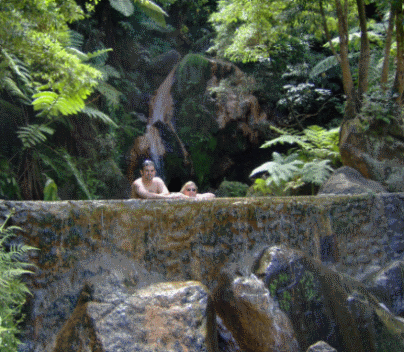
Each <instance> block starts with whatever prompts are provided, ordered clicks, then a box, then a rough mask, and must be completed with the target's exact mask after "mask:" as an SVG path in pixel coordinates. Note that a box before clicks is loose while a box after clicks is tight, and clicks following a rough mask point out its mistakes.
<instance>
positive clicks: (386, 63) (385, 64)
mask: <svg viewBox="0 0 404 352" xmlns="http://www.w3.org/2000/svg"><path fill="white" fill-rule="evenodd" d="M395 16H396V12H395V8H394V6H393V5H391V9H390V16H389V26H388V28H387V33H386V44H385V47H384V59H383V69H382V78H381V80H380V84H381V86H382V89H383V91H384V92H385V91H386V90H387V79H388V74H389V61H390V49H391V40H392V37H393V29H394V18H395Z"/></svg>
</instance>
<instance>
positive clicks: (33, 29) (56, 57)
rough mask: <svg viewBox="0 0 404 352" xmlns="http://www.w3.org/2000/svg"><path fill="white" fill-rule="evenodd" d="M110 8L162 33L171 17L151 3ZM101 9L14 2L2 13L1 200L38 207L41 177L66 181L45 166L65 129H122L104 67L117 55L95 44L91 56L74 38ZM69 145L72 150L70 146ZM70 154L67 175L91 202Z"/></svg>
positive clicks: (93, 2)
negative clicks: (143, 17) (134, 12)
mask: <svg viewBox="0 0 404 352" xmlns="http://www.w3.org/2000/svg"><path fill="white" fill-rule="evenodd" d="M110 3H111V6H112V5H114V6H115V7H118V8H119V10H120V11H123V13H124V14H125V9H126V7H127V6H131V7H132V8H133V7H134V6H137V8H140V9H141V10H142V11H144V12H147V14H149V15H150V16H151V18H152V19H153V20H155V21H157V22H158V23H159V24H160V25H162V26H163V25H165V23H164V17H165V16H166V13H165V12H164V11H163V10H162V9H161V8H160V7H159V6H158V5H156V4H155V3H153V2H151V1H147V0H135V1H133V0H128V2H127V3H126V2H116V1H113V0H111V1H110ZM128 3H130V5H128ZM97 6H99V1H98V0H89V1H85V2H82V4H81V6H79V5H78V4H77V3H76V2H75V1H74V0H68V1H65V2H59V1H56V0H46V1H42V0H28V1H23V2H21V1H14V0H11V1H8V2H7V3H6V4H5V5H4V6H2V9H1V11H0V103H1V104H0V106H1V107H0V118H1V122H2V124H3V125H6V129H10V131H9V132H12V134H11V135H10V133H7V131H6V129H5V130H3V134H4V135H2V136H1V137H2V139H3V140H5V143H2V146H1V149H0V158H1V160H2V163H3V164H4V165H6V166H7V167H5V168H2V172H1V173H0V197H6V198H11V199H13V198H14V199H20V198H27V199H41V198H42V197H43V195H42V193H43V190H44V185H45V182H46V180H47V177H45V176H44V174H45V173H46V172H50V171H52V170H53V171H52V172H53V175H52V177H53V179H54V180H55V181H57V182H60V181H61V178H59V177H56V178H55V176H56V175H55V174H54V171H55V168H54V167H51V169H49V167H50V166H51V165H55V164H57V163H58V162H57V159H53V160H52V162H48V163H44V159H43V158H42V157H43V156H44V155H49V154H53V155H55V156H56V155H57V154H58V152H57V149H58V148H60V145H58V144H60V142H58V138H54V137H53V136H54V135H57V136H60V129H61V126H66V127H67V130H68V131H69V132H70V131H72V130H75V129H77V128H81V127H82V126H85V125H86V123H84V124H83V123H81V121H82V119H92V120H95V121H94V122H93V123H91V124H90V125H91V126H92V127H91V129H92V130H96V129H103V128H104V130H105V127H101V126H102V125H104V126H106V125H108V126H110V127H109V128H113V129H118V128H119V126H118V124H117V120H115V121H114V120H113V119H112V118H111V117H110V114H111V112H112V111H113V110H114V109H115V108H116V107H117V106H118V104H120V98H121V93H120V92H119V90H117V89H116V88H115V87H114V86H113V85H111V84H109V83H108V82H107V80H109V79H111V78H115V79H116V78H120V76H121V75H120V73H119V72H118V71H117V70H116V69H115V68H114V67H112V66H110V65H108V64H107V60H108V55H109V52H110V51H111V50H112V49H107V48H106V47H105V46H104V45H102V43H101V42H98V44H96V45H95V46H93V47H90V50H91V49H93V50H92V51H89V50H88V47H87V48H86V46H85V39H84V36H83V34H81V33H79V32H77V31H73V30H72V28H73V25H74V24H75V23H78V22H82V23H84V22H83V21H87V20H89V18H90V17H91V16H92V14H93V13H94V11H95V9H96V8H97ZM119 10H118V11H119ZM127 15H129V14H127ZM86 40H87V39H86ZM99 97H101V99H102V100H104V99H105V102H106V104H105V106H106V108H103V109H100V108H102V106H101V105H100V104H99V101H100V100H101V99H100V98H99ZM97 121H99V122H101V124H100V123H98V122H97ZM11 126H13V127H14V128H13V127H11ZM62 129H65V127H62ZM56 131H59V132H58V133H56V134H55V132H56ZM65 131H66V129H65ZM107 132H108V130H107ZM13 135H14V136H15V137H18V140H17V139H16V138H14V137H13ZM68 144H70V149H71V142H69V143H68ZM66 153H67V154H69V153H70V154H69V155H70V157H67V158H61V160H63V161H64V162H65V165H64V166H63V167H62V168H64V169H67V170H70V171H71V172H72V173H73V176H74V177H73V179H75V180H76V181H77V183H78V185H79V189H81V190H82V191H83V196H84V197H85V198H89V195H90V194H91V192H90V191H89V190H88V189H87V188H88V187H86V186H85V184H84V182H82V178H81V177H80V176H79V175H80V174H81V173H82V172H81V171H80V170H77V169H76V168H73V165H75V164H77V163H76V162H75V161H74V158H75V157H76V156H75V155H74V154H75V153H74V152H73V153H72V150H69V151H66ZM52 158H53V157H51V159H52ZM10 160H13V161H12V162H10ZM47 160H48V161H49V158H48V159H47ZM58 166H59V167H60V165H58ZM52 177H51V178H52ZM62 179H63V181H65V180H66V181H67V178H62ZM93 183H94V182H93Z"/></svg>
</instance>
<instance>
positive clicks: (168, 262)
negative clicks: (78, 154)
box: [0, 193, 404, 284]
mask: <svg viewBox="0 0 404 352" xmlns="http://www.w3.org/2000/svg"><path fill="white" fill-rule="evenodd" d="M403 202H404V194H402V193H396V194H382V195H370V194H369V195H358V196H327V197H318V196H317V197H316V196H314V197H290V198H289V197H284V198H275V197H273V198H272V197H265V198H251V199H247V198H223V199H215V200H211V201H205V202H195V201H185V200H168V201H151V200H122V201H117V200H111V201H66V202H7V201H0V220H3V219H4V218H5V216H6V215H7V214H8V213H9V212H10V210H11V209H12V208H15V215H14V216H13V217H12V224H13V225H17V226H20V227H22V228H23V229H24V232H23V233H21V234H20V235H19V237H18V238H19V239H20V240H21V239H22V238H24V241H25V243H27V244H29V245H33V246H36V247H38V248H39V249H40V251H38V252H37V253H36V254H35V257H34V258H33V259H34V261H35V262H36V264H37V265H38V267H39V268H40V269H41V270H40V274H41V275H47V273H49V272H50V271H52V272H55V271H59V270H62V271H63V270H64V269H63V268H65V270H67V269H68V268H69V267H71V266H72V264H73V263H74V262H75V261H77V260H78V259H83V258H85V257H86V256H89V255H90V254H94V253H96V252H98V251H101V250H102V251H104V252H105V251H107V252H110V253H120V254H124V255H125V256H129V257H131V258H133V259H134V260H136V261H137V262H139V263H141V264H143V265H144V266H145V268H146V269H147V270H148V271H149V272H155V273H158V274H160V275H162V276H163V277H164V278H165V280H169V281H172V280H198V281H201V282H203V283H204V284H210V283H212V282H213V281H215V278H216V277H217V274H218V273H219V271H220V269H221V268H222V267H223V266H224V265H226V264H227V263H229V262H239V261H240V260H243V261H246V258H251V260H253V258H252V256H248V255H247V254H248V253H253V252H256V251H259V250H261V249H262V248H263V247H264V246H267V245H274V244H286V245H288V246H290V247H293V248H297V249H301V250H303V251H305V252H306V253H308V254H309V255H310V256H312V257H314V258H317V259H320V260H322V261H323V262H327V263H328V264H330V265H335V266H338V270H340V271H345V272H346V273H348V274H351V275H353V276H359V277H361V276H363V275H366V274H367V273H369V272H373V271H376V270H378V269H379V268H381V267H384V266H385V265H387V264H388V263H389V262H390V261H392V260H397V259H400V258H401V257H402V253H403V251H404V240H403V236H402V234H403V231H404V220H403V219H404V216H403V209H404V206H403V205H404V203H403ZM249 264H250V263H246V267H247V266H249ZM37 279H38V276H36V278H35V279H34V280H37Z"/></svg>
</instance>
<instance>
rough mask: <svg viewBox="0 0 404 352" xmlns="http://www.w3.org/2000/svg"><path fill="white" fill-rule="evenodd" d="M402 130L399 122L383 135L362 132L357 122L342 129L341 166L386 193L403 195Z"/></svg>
mask: <svg viewBox="0 0 404 352" xmlns="http://www.w3.org/2000/svg"><path fill="white" fill-rule="evenodd" d="M403 136H404V128H403V126H402V125H401V124H399V123H398V121H392V123H391V124H390V125H388V126H384V128H383V130H382V131H379V130H376V129H374V128H369V130H368V131H366V132H365V131H364V129H363V125H362V123H361V121H360V120H359V118H355V119H353V120H350V121H346V122H345V123H344V124H343V125H342V127H341V133H340V146H339V147H340V153H341V159H342V163H343V164H344V165H346V166H350V167H352V168H354V169H356V170H358V171H359V172H360V173H361V174H362V175H363V176H364V177H366V178H368V179H371V180H374V181H378V182H380V183H381V184H382V185H383V186H385V187H386V188H387V190H388V191H389V192H403V191H404V142H403Z"/></svg>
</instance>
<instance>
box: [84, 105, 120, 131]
mask: <svg viewBox="0 0 404 352" xmlns="http://www.w3.org/2000/svg"><path fill="white" fill-rule="evenodd" d="M81 112H82V113H83V114H86V115H87V116H89V117H91V118H96V119H100V120H101V121H102V122H104V123H105V124H107V125H110V126H113V127H118V125H117V124H116V123H115V122H114V121H113V120H112V119H111V118H110V117H109V116H108V115H107V114H104V113H103V112H101V111H100V110H98V109H94V108H91V107H89V106H86V107H85V108H84V109H83V110H82V111H81Z"/></svg>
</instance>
